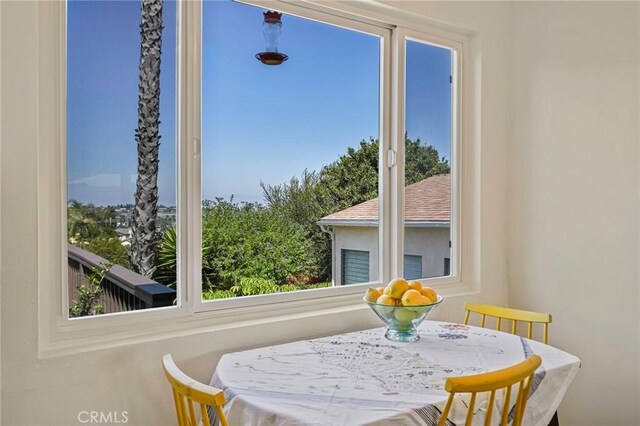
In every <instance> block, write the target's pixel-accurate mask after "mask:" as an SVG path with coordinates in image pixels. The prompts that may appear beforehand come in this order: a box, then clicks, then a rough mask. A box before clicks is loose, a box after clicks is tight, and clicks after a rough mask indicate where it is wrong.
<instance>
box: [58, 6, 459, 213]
mask: <svg viewBox="0 0 640 426" xmlns="http://www.w3.org/2000/svg"><path fill="white" fill-rule="evenodd" d="M164 4H165V6H164V12H163V13H164V27H165V28H164V32H163V50H162V71H161V100H160V105H161V107H160V108H161V111H160V119H161V126H160V133H161V146H160V176H159V192H160V203H162V204H165V205H173V204H175V176H176V172H175V168H176V167H175V150H176V144H175V140H176V138H175V122H176V115H175V114H176V109H175V93H176V90H175V69H176V61H175V54H176V49H175V43H176V37H175V33H176V23H175V3H174V2H170V1H166V0H165V3H164ZM262 12H263V11H262V10H261V9H259V8H255V7H251V6H246V5H242V4H237V3H232V2H229V1H207V2H205V3H204V6H203V43H202V45H203V69H202V90H203V93H202V186H203V197H204V198H207V199H212V198H214V197H224V198H227V199H228V198H229V197H230V196H231V195H234V199H235V200H237V201H262V192H261V189H260V182H261V181H263V182H266V183H269V184H277V183H282V182H285V181H288V180H289V179H290V178H291V177H292V176H293V175H299V174H300V173H301V172H302V171H303V170H304V169H305V168H306V169H308V170H319V169H320V168H321V167H322V166H323V165H325V164H328V163H331V162H333V161H335V160H336V159H337V158H338V157H339V156H340V155H342V154H344V153H345V152H346V149H347V147H348V146H356V145H357V144H358V143H359V141H360V140H362V139H368V138H369V137H374V138H376V137H378V127H379V124H378V109H379V106H378V104H379V75H378V69H379V65H378V64H379V60H380V57H379V46H380V44H379V39H378V38H377V37H376V36H372V35H368V34H363V33H359V32H354V31H349V30H345V29H342V28H338V27H334V26H330V25H326V24H321V23H317V22H314V21H310V20H305V19H301V18H297V17H293V16H283V19H282V21H283V28H282V37H281V39H280V43H279V50H280V51H281V52H284V53H286V54H287V55H289V58H290V59H289V61H287V62H285V63H284V64H282V65H280V66H275V67H273V66H266V65H263V64H261V63H260V62H259V61H257V60H256V59H255V58H254V55H255V54H256V53H257V52H260V51H262V50H264V40H263V36H262ZM139 23H140V5H139V2H137V1H125V2H112V1H109V2H99V1H71V2H69V6H68V30H67V31H68V36H67V38H68V63H67V73H68V119H67V133H68V174H69V198H70V199H77V200H79V201H82V202H93V203H94V204H98V205H106V204H119V203H133V193H134V191H135V173H136V167H137V156H136V144H135V139H134V135H135V128H136V125H137V83H138V60H139V49H140V48H139V42H140V36H139ZM449 74H450V52H449V51H448V50H445V49H441V48H436V47H432V46H428V45H425V44H420V43H415V42H408V45H407V112H406V128H407V131H408V133H409V136H410V137H412V138H415V137H420V138H421V139H422V141H423V142H426V143H428V144H433V145H435V146H436V147H437V148H438V150H439V152H440V153H441V155H444V156H446V157H449V143H450V142H449V140H450V121H449V113H448V110H449V108H450V85H449Z"/></svg>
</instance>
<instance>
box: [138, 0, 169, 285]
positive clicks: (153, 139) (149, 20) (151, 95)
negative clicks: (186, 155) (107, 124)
mask: <svg viewBox="0 0 640 426" xmlns="http://www.w3.org/2000/svg"><path fill="white" fill-rule="evenodd" d="M140 35H141V37H142V40H141V44H140V77H139V79H138V128H137V129H136V142H137V143H138V177H137V181H136V194H135V199H136V202H135V208H134V210H133V227H132V228H133V229H132V231H133V238H132V241H131V265H132V268H133V270H134V271H135V272H137V273H139V274H142V275H145V276H148V277H151V275H153V273H154V271H155V269H156V268H155V265H154V263H155V262H154V260H155V252H156V247H157V245H158V242H159V235H158V232H157V229H156V218H157V216H158V207H157V205H158V149H159V147H160V133H159V126H160V51H161V48H162V0H142V19H141V23H140Z"/></svg>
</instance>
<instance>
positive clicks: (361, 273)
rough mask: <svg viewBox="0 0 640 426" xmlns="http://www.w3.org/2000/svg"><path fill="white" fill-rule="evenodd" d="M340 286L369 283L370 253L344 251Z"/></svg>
mask: <svg viewBox="0 0 640 426" xmlns="http://www.w3.org/2000/svg"><path fill="white" fill-rule="evenodd" d="M341 268H342V273H341V279H340V284H341V285H345V284H355V283H366V282H369V252H368V251H362V250H342V256H341Z"/></svg>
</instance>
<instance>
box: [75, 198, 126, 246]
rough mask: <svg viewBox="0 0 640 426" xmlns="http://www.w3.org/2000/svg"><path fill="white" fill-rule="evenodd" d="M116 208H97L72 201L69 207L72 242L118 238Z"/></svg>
mask: <svg viewBox="0 0 640 426" xmlns="http://www.w3.org/2000/svg"><path fill="white" fill-rule="evenodd" d="M116 222H117V218H116V209H115V207H111V206H109V207H96V206H94V205H93V204H82V203H80V202H78V201H76V200H71V201H70V202H69V204H68V206H67V235H68V238H69V240H71V242H74V240H75V241H89V240H91V239H93V238H97V237H115V236H116Z"/></svg>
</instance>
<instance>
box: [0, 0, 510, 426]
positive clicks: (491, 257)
mask: <svg viewBox="0 0 640 426" xmlns="http://www.w3.org/2000/svg"><path fill="white" fill-rule="evenodd" d="M391 4H392V5H395V4H396V3H395V2H391ZM397 6H398V7H399V8H402V9H406V10H414V11H416V12H418V13H420V14H422V15H425V16H429V17H431V18H433V19H434V20H435V21H437V22H446V23H449V24H451V25H455V26H458V27H460V28H465V29H467V30H468V31H469V33H470V34H471V44H472V45H473V47H474V50H473V52H474V53H473V55H474V57H475V60H476V66H477V68H474V69H472V70H470V73H471V74H472V75H473V78H474V80H475V81H476V82H477V93H475V94H473V100H474V101H473V102H474V105H475V104H477V105H480V106H482V114H481V115H478V116H477V117H476V118H477V120H478V122H477V126H475V127H473V129H472V131H473V132H474V134H475V135H476V137H477V143H476V144H475V145H474V146H470V147H469V150H468V151H467V158H469V161H470V162H472V163H475V164H476V165H477V168H476V170H477V171H478V175H477V176H476V177H477V179H475V180H473V176H470V177H469V182H470V183H471V184H473V185H476V186H477V189H478V191H477V194H478V195H477V196H478V199H477V202H478V205H477V209H476V211H474V212H473V213H474V214H473V216H472V217H469V218H468V219H465V220H470V221H473V222H474V223H475V224H476V225H477V229H478V232H479V233H480V235H481V237H482V238H480V239H478V241H477V245H476V246H475V247H474V250H476V251H477V252H478V254H479V255H478V258H477V270H478V277H477V280H478V282H479V285H480V293H478V294H474V295H472V296H470V295H464V296H457V297H449V298H447V299H446V300H445V302H443V304H442V306H441V307H440V308H439V309H438V311H437V312H436V313H435V314H434V316H433V318H434V319H446V320H451V321H460V320H461V319H462V304H463V302H464V301H465V300H467V299H468V298H469V297H473V298H474V300H478V301H487V302H492V303H497V304H506V303H508V300H507V282H506V274H507V260H506V255H507V250H506V241H507V240H506V227H505V225H504V224H505V222H506V183H505V182H506V162H505V155H506V143H507V131H506V125H507V123H508V108H507V107H508V90H509V89H508V87H509V85H508V77H505V74H504V70H506V69H508V64H509V62H508V60H509V34H510V9H511V7H510V5H509V4H506V3H501V2H495V3H484V2H407V3H402V2H399V3H397ZM0 10H1V12H0V15H1V22H0V64H1V66H2V71H1V80H0V83H1V93H2V98H1V100H0V102H1V104H0V113H1V117H2V118H1V121H2V127H1V128H0V152H1V155H0V158H1V163H0V173H1V179H0V182H1V185H2V187H1V191H0V197H1V199H0V206H1V207H0V208H1V210H0V221H1V227H2V234H1V236H0V238H1V240H0V243H1V244H0V256H1V264H2V270H1V271H0V303H1V309H0V311H1V325H2V330H1V339H2V341H1V360H2V365H1V387H2V392H1V399H2V413H1V423H2V425H6V426H12V425H27V426H38V425H53V426H56V425H74V424H79V423H78V420H77V415H78V412H79V411H82V410H103V411H105V412H109V411H123V410H126V411H128V419H129V422H128V424H130V425H148V424H154V425H169V424H175V417H174V411H173V406H172V398H171V393H170V391H169V389H168V388H167V384H166V381H165V378H164V377H163V375H162V371H161V368H160V359H161V356H162V355H163V354H165V353H172V354H173V355H174V359H175V360H176V362H177V363H178V364H179V365H180V366H181V367H182V368H183V369H184V370H185V371H186V372H187V373H188V374H190V375H191V376H193V377H194V378H196V379H198V380H201V381H205V382H206V381H208V380H209V378H210V377H211V374H212V372H213V370H214V368H215V365H216V362H217V360H218V358H219V357H220V356H221V354H223V353H225V352H229V351H236V350H242V349H244V348H250V347H257V346H264V345H269V344H275V343H280V342H285V341H291V340H296V339H303V338H309V337H313V336H320V335H329V334H334V333H339V332H346V331H350V330H357V329H363V328H366V327H372V326H378V325H379V321H378V319H377V318H375V315H374V314H373V313H372V312H370V310H369V309H368V308H367V307H366V306H360V305H362V304H360V305H358V307H356V308H354V309H353V310H352V311H350V312H329V313H324V314H323V315H312V314H309V315H298V316H296V317H294V318H279V319H273V320H265V321H262V322H260V323H254V324H252V325H251V326H238V327H236V328H226V329H219V328H218V327H217V323H216V321H215V319H212V320H209V321H202V322H201V324H200V325H201V326H202V325H204V326H205V328H202V327H201V328H199V329H198V331H197V332H196V331H194V332H183V333H176V332H173V333H167V334H165V335H162V336H160V337H158V336H152V337H149V338H145V339H141V340H140V341H137V342H135V343H126V344H121V345H116V346H107V347H104V348H101V349H99V350H91V351H88V352H80V353H76V354H71V355H61V356H56V357H53V358H47V359H41V358H39V357H38V321H39V319H38V306H37V303H38V302H37V301H38V280H39V278H40V279H42V280H45V281H46V279H47V277H38V273H37V270H38V264H39V262H40V261H41V260H42V259H39V258H38V232H39V231H38V227H37V225H38V223H37V212H38V208H39V201H38V199H39V194H38V188H37V180H36V177H37V174H38V164H37V161H36V159H37V150H36V148H37V141H38V138H39V137H41V138H44V140H45V141H46V140H47V138H46V135H40V136H39V135H38V133H37V127H36V124H35V123H36V120H37V117H38V108H37V85H36V82H37V81H38V76H37V69H38V67H37V61H38V50H37V44H36V41H37V35H38V33H39V31H42V27H40V28H39V24H38V21H37V2H35V1H15V2H12V1H2V2H0ZM472 111H473V109H469V110H468V111H467V112H468V113H469V112H472ZM51 255H53V254H51ZM43 256H47V254H46V253H44V254H43ZM166 322H167V324H166V326H167V327H168V326H169V325H170V322H171V321H166ZM164 325H165V324H164V323H163V322H162V321H161V322H159V323H158V324H155V326H157V327H162V326H164ZM96 333H97V334H100V333H101V331H100V330H96ZM34 404H36V406H35V407H36V408H34Z"/></svg>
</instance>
